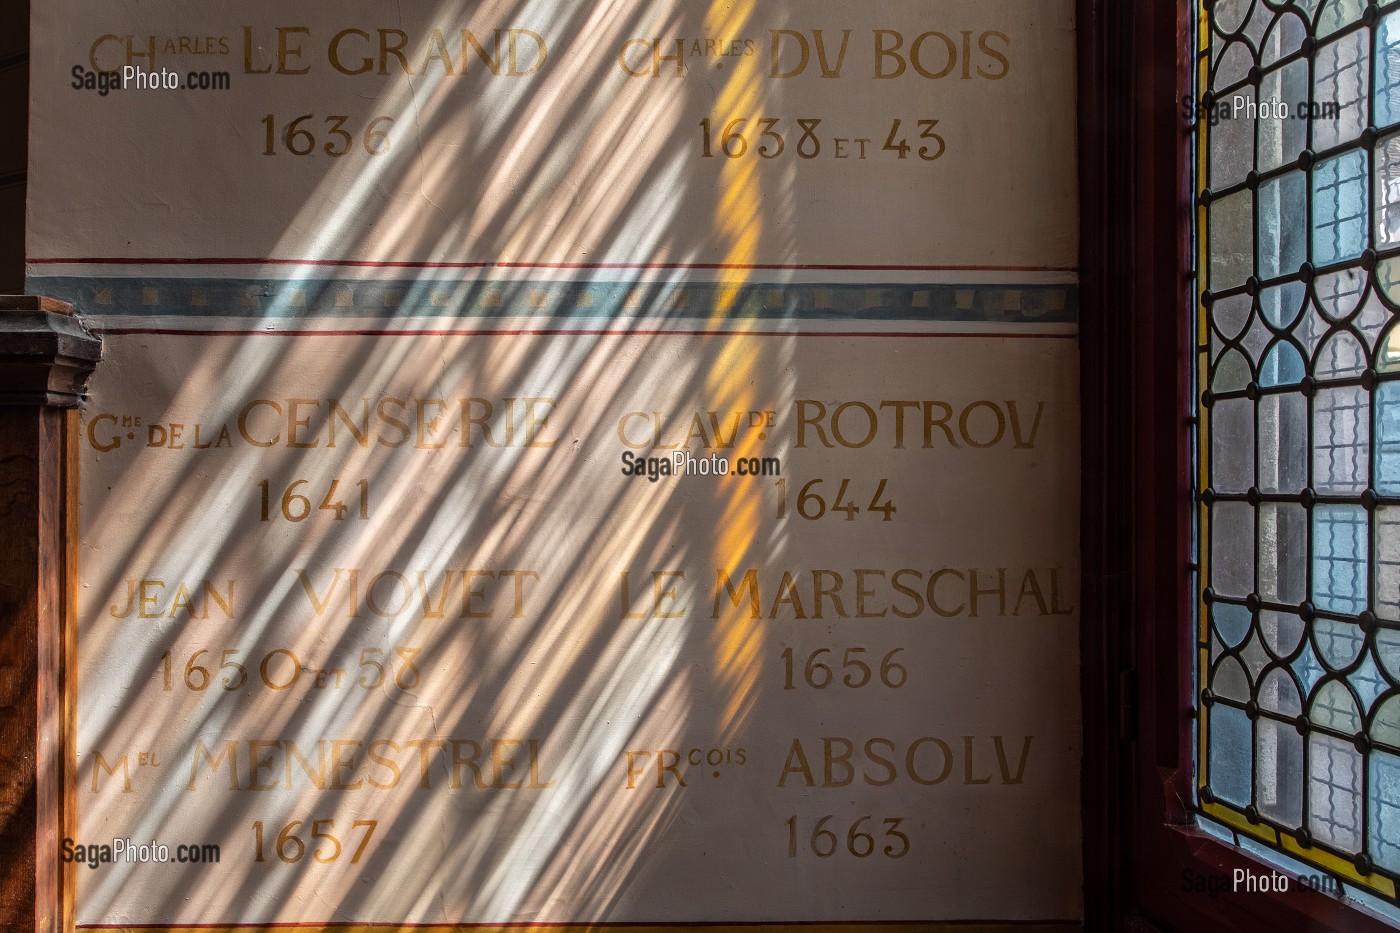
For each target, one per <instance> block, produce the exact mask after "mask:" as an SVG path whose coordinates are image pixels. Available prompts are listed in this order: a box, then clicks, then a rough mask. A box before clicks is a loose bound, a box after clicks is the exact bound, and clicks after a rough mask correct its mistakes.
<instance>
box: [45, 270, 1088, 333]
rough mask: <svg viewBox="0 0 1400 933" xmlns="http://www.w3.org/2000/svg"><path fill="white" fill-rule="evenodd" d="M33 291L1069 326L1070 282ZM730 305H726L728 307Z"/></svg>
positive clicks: (199, 281)
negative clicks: (1048, 283)
mask: <svg viewBox="0 0 1400 933" xmlns="http://www.w3.org/2000/svg"><path fill="white" fill-rule="evenodd" d="M25 287H26V289H27V290H28V291H30V292H33V293H35V294H44V295H48V296H50V297H53V298H58V299H59V300H62V301H67V302H70V303H71V304H73V305H74V306H75V307H77V308H79V309H81V311H82V313H83V315H84V316H85V317H87V318H89V319H92V320H93V321H94V323H96V324H97V325H98V326H99V327H100V326H102V322H103V319H104V318H113V317H127V318H180V319H208V318H222V319H242V320H245V321H246V320H258V321H263V320H268V319H275V320H313V319H314V320H324V319H344V318H354V319H358V320H365V319H370V320H380V321H387V320H402V319H415V320H416V319H423V318H448V319H458V320H499V319H505V318H510V319H519V318H547V319H553V320H564V321H573V320H585V321H586V320H595V321H603V320H613V319H619V318H620V319H639V320H646V319H664V320H703V321H715V320H717V319H718V320H753V321H760V320H761V321H914V322H918V321H922V322H939V323H974V324H1023V325H1024V324H1042V325H1043V324H1059V325H1063V324H1074V323H1076V322H1077V320H1078V315H1079V292H1078V287H1077V286H1075V285H1072V284H1051V285H1040V284H970V285H963V284H941V283H926V284H907V283H897V284H891V283H860V284H852V283H823V284H807V283H804V284H775V283H760V282H751V283H744V284H734V285H729V284H725V283H716V282H664V281H663V282H658V281H577V280H548V281H518V280H508V279H498V278H491V279H471V280H468V279H450V278H449V279H441V278H431V279H429V278H407V277H404V278H389V279H384V278H376V279H359V278H330V277H327V278H306V277H302V278H290V279H271V278H181V277H160V278H148V277H139V278H136V277H126V276H121V277H90V276H71V275H63V276H45V275H31V276H30V277H29V278H28V279H27V280H26V282H25ZM721 309H726V310H721Z"/></svg>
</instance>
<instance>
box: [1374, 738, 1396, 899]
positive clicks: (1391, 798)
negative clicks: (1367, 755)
mask: <svg viewBox="0 0 1400 933" xmlns="http://www.w3.org/2000/svg"><path fill="white" fill-rule="evenodd" d="M1370 796H1371V801H1370V803H1371V807H1370V810H1371V819H1370V825H1371V847H1370V848H1371V851H1370V856H1371V858H1372V859H1373V860H1374V861H1375V863H1376V864H1377V865H1379V866H1381V867H1382V868H1385V869H1388V870H1389V871H1393V872H1400V758H1396V757H1395V756H1394V755H1389V754H1386V753H1385V752H1381V751H1376V752H1372V753H1371V795H1370Z"/></svg>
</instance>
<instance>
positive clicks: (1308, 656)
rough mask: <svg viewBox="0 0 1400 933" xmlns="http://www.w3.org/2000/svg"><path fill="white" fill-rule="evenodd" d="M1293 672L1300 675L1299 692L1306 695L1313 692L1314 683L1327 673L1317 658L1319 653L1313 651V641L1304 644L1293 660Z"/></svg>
mask: <svg viewBox="0 0 1400 933" xmlns="http://www.w3.org/2000/svg"><path fill="white" fill-rule="evenodd" d="M1292 666H1293V673H1294V674H1295V675H1296V676H1297V677H1298V686H1299V690H1298V692H1299V693H1301V694H1302V695H1303V696H1304V697H1307V696H1309V695H1310V694H1311V693H1312V690H1313V685H1314V684H1316V683H1317V682H1318V681H1319V680H1321V679H1322V677H1323V675H1324V674H1325V673H1326V671H1324V670H1323V669H1322V665H1321V664H1320V663H1319V662H1318V660H1317V654H1316V653H1315V652H1314V651H1313V648H1312V642H1307V643H1305V644H1304V645H1303V651H1302V653H1301V654H1299V655H1298V657H1297V658H1296V659H1295V660H1294V661H1293V665H1292Z"/></svg>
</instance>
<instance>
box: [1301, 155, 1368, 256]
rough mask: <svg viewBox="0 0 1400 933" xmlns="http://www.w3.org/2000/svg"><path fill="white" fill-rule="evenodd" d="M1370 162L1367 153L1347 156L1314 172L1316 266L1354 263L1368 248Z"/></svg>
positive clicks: (1313, 238)
mask: <svg viewBox="0 0 1400 933" xmlns="http://www.w3.org/2000/svg"><path fill="white" fill-rule="evenodd" d="M1367 171H1368V169H1367V161H1366V153H1365V152H1364V151H1355V152H1345V153H1342V154H1341V155H1339V156H1334V157H1332V158H1330V159H1327V160H1325V161H1323V162H1319V163H1318V164H1317V168H1316V169H1315V170H1314V171H1313V183H1312V191H1313V229H1312V248H1313V262H1315V263H1316V264H1318V265H1327V264H1328V263H1333V262H1340V261H1342V260H1345V259H1355V258H1356V257H1357V256H1360V255H1361V251H1362V250H1364V249H1365V248H1366V228H1367V227H1368V225H1369V218H1368V217H1367V214H1366V211H1367V203H1368V199H1367V195H1366V192H1367V188H1368V186H1369V179H1368V178H1367Z"/></svg>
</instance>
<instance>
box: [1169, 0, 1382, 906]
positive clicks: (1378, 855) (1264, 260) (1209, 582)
mask: <svg viewBox="0 0 1400 933" xmlns="http://www.w3.org/2000/svg"><path fill="white" fill-rule="evenodd" d="M1198 24H1199V31H1198V39H1199V45H1198V67H1197V82H1198V87H1199V88H1201V89H1203V93H1201V94H1200V96H1199V97H1198V98H1196V99H1192V100H1188V101H1186V102H1185V103H1186V104H1187V107H1186V111H1187V113H1188V116H1189V118H1190V119H1191V121H1192V125H1193V126H1194V127H1195V152H1196V158H1195V163H1196V189H1195V190H1196V225H1197V228H1196V234H1197V235H1196V248H1197V251H1198V252H1197V257H1196V259H1197V266H1196V268H1197V273H1196V280H1197V298H1198V306H1197V312H1198V313H1197V327H1198V331H1197V335H1198V341H1197V366H1196V371H1195V379H1196V383H1197V385H1196V388H1197V392H1198V399H1199V406H1198V409H1197V414H1198V418H1197V425H1198V427H1197V431H1198V433H1197V445H1196V449H1197V478H1196V483H1197V498H1198V503H1199V512H1198V520H1199V526H1198V531H1199V534H1198V536H1197V541H1198V544H1197V547H1198V548H1199V555H1198V556H1199V562H1198V567H1199V575H1198V579H1199V581H1200V589H1199V595H1200V600H1199V606H1198V610H1199V620H1198V628H1197V634H1198V643H1197V649H1198V656H1197V669H1198V683H1197V688H1198V689H1197V700H1198V720H1197V722H1198V736H1199V747H1198V769H1197V776H1198V780H1197V794H1198V797H1197V801H1196V805H1197V807H1198V810H1199V812H1200V813H1201V814H1202V815H1203V816H1205V817H1208V818H1210V819H1211V820H1214V821H1216V822H1217V823H1220V824H1224V825H1226V826H1228V827H1229V829H1230V830H1231V831H1233V832H1235V833H1238V834H1241V835H1243V836H1247V837H1249V838H1250V839H1252V840H1254V841H1256V842H1260V843H1263V844H1264V845H1266V846H1268V847H1271V848H1273V849H1275V850H1277V851H1279V852H1281V853H1284V854H1286V855H1287V856H1289V857H1291V858H1293V859H1296V860H1298V861H1301V862H1303V863H1306V865H1308V866H1311V867H1312V868H1313V869H1315V870H1316V871H1318V873H1319V874H1326V875H1329V876H1331V877H1333V878H1335V879H1338V880H1340V881H1341V882H1342V883H1343V884H1344V885H1349V886H1352V887H1353V888H1354V889H1362V890H1365V891H1367V892H1369V893H1370V894H1373V895H1376V896H1379V897H1381V898H1383V899H1385V900H1388V901H1390V902H1391V903H1400V897H1398V896H1397V886H1396V885H1397V882H1398V881H1400V326H1397V324H1400V2H1391V3H1373V2H1365V0H1326V2H1324V0H1294V2H1281V0H1214V2H1211V0H1204V2H1202V3H1201V6H1200V10H1199V16H1198Z"/></svg>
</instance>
